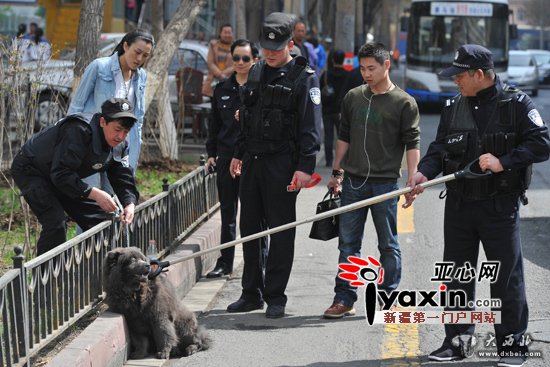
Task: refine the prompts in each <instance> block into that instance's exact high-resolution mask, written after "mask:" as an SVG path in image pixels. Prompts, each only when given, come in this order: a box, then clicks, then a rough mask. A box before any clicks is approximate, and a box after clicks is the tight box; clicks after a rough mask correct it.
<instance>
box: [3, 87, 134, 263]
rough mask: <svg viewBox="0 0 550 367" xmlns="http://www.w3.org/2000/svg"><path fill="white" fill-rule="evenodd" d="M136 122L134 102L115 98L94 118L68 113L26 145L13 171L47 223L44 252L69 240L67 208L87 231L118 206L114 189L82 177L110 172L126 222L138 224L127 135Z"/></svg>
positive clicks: (42, 236)
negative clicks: (134, 220)
mask: <svg viewBox="0 0 550 367" xmlns="http://www.w3.org/2000/svg"><path fill="white" fill-rule="evenodd" d="M136 120H137V119H136V117H135V116H134V113H133V110H132V106H131V104H130V102H128V100H126V99H119V98H111V99H109V100H107V101H105V102H104V103H103V105H102V106H101V113H96V114H95V115H93V117H91V120H89V116H84V115H70V116H67V117H65V118H64V119H62V120H60V121H59V122H57V123H56V124H55V125H52V126H51V127H49V128H47V129H45V130H42V131H41V132H39V133H37V134H35V135H33V136H32V137H31V138H30V139H29V141H27V142H26V143H25V144H24V145H23V147H22V148H21V150H20V152H19V153H18V154H17V156H16V157H15V159H14V160H13V163H12V166H11V174H12V177H13V179H14V181H15V183H16V184H17V186H18V187H19V189H20V190H21V193H22V195H23V196H24V197H25V200H26V201H27V203H28V204H29V206H30V207H31V209H32V211H33V212H34V214H35V215H36V216H37V218H38V221H39V222H40V224H41V225H42V232H41V233H40V238H39V239H38V243H37V253H38V255H40V254H43V253H45V252H47V251H49V250H51V249H53V248H54V247H56V246H57V245H59V244H61V243H63V242H65V241H66V231H67V224H66V217H65V212H67V214H68V215H69V216H70V217H71V218H73V220H74V221H76V223H78V225H80V226H81V227H82V228H83V229H84V230H86V229H89V228H91V227H93V226H95V225H96V224H98V223H100V222H102V221H104V220H105V219H107V217H108V215H107V213H111V212H113V211H115V210H116V209H117V206H116V203H115V201H114V200H113V199H112V198H111V196H110V195H109V194H108V193H106V192H105V191H102V190H101V189H98V188H96V187H92V186H90V185H88V184H86V183H84V182H83V181H82V178H84V177H88V176H90V175H92V174H94V173H98V172H107V175H108V177H109V181H110V182H111V184H112V186H113V188H114V191H115V193H116V194H117V196H118V198H119V199H120V202H121V203H122V205H123V206H124V209H123V212H122V214H121V220H122V222H123V223H130V222H132V220H133V218H134V207H135V204H136V203H137V200H138V197H139V193H138V191H137V188H136V185H135V182H134V177H133V174H132V170H131V169H130V167H129V165H128V145H127V143H126V140H125V139H126V136H127V135H128V132H129V131H130V129H131V128H132V126H133V125H134V123H135V122H136Z"/></svg>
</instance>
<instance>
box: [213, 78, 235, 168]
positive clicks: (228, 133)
mask: <svg viewBox="0 0 550 367" xmlns="http://www.w3.org/2000/svg"><path fill="white" fill-rule="evenodd" d="M241 105H242V102H241V99H240V97H239V83H237V79H236V78H235V74H233V75H232V76H230V77H229V78H227V79H225V80H224V81H222V82H220V83H218V85H216V89H214V95H213V97H212V114H211V117H212V118H211V119H210V124H209V125H208V140H207V141H206V152H207V153H208V157H218V156H220V157H224V158H231V157H233V152H234V150H235V144H236V142H237V138H238V136H239V131H240V127H239V123H238V121H237V120H236V119H235V111H237V110H238V109H239V108H240V107H241Z"/></svg>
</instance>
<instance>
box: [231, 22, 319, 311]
mask: <svg viewBox="0 0 550 367" xmlns="http://www.w3.org/2000/svg"><path fill="white" fill-rule="evenodd" d="M294 19H295V18H294V17H293V16H291V15H289V14H284V13H272V14H270V15H269V16H267V17H266V19H265V21H264V24H263V26H262V34H261V37H260V44H261V46H262V54H263V57H264V59H263V60H262V61H260V62H259V63H257V64H256V65H254V66H253V67H252V69H251V71H250V73H249V76H248V81H247V84H246V85H245V87H244V88H243V89H242V91H241V92H242V98H243V104H244V106H243V108H241V109H240V110H239V122H240V124H241V129H242V130H241V134H240V138H239V142H238V145H237V148H236V150H235V155H234V159H233V160H232V161H231V167H230V171H231V174H232V175H239V174H240V173H241V172H242V174H241V177H240V180H241V183H240V194H241V220H240V228H241V236H243V237H244V236H248V235H250V234H253V233H257V232H259V231H261V230H262V229H263V228H262V221H266V223H267V226H268V227H269V228H274V227H277V226H280V225H283V224H286V223H289V222H293V221H295V220H296V196H297V190H299V189H300V188H302V187H304V186H306V185H307V184H308V183H309V181H310V179H311V174H312V173H313V171H314V168H315V156H316V154H317V152H318V151H319V130H318V127H319V126H320V123H321V106H320V103H321V92H320V90H319V81H318V79H317V77H316V75H315V72H314V70H312V69H311V68H309V67H308V66H307V64H306V61H305V59H304V58H303V57H300V56H299V57H296V58H294V59H293V58H292V57H291V56H290V50H291V49H292V47H293V45H294V43H293V42H292V40H291V36H292V26H293V24H294ZM289 185H290V187H287V186H289ZM295 234H296V230H295V229H289V230H287V231H284V232H279V233H276V234H273V235H272V236H271V237H270V239H269V242H270V246H269V253H268V258H267V264H266V268H265V277H264V274H263V273H262V268H261V261H260V258H261V256H260V253H261V250H260V248H261V246H260V242H259V241H258V240H255V241H251V242H247V243H245V244H244V246H243V252H244V270H243V277H242V286H243V290H242V294H241V297H240V299H239V300H238V301H236V302H234V303H232V304H230V305H229V306H228V307H227V311H228V312H247V311H252V310H255V309H260V308H263V306H264V301H265V302H266V303H267V305H268V307H267V310H266V317H268V318H279V317H283V316H284V313H285V306H286V302H287V297H286V295H285V289H286V286H287V283H288V279H289V277H290V271H291V269H292V262H293V258H294V237H295Z"/></svg>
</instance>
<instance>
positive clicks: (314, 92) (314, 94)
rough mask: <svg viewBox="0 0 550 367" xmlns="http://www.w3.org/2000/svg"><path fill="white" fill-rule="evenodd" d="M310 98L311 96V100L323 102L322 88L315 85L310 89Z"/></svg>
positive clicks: (318, 102)
mask: <svg viewBox="0 0 550 367" xmlns="http://www.w3.org/2000/svg"><path fill="white" fill-rule="evenodd" d="M309 98H311V102H313V103H314V104H317V105H318V104H320V103H321V90H320V89H319V88H317V87H313V88H311V89H310V90H309Z"/></svg>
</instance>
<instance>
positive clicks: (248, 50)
mask: <svg viewBox="0 0 550 367" xmlns="http://www.w3.org/2000/svg"><path fill="white" fill-rule="evenodd" d="M231 57H232V59H233V68H234V71H235V72H234V73H233V75H231V76H230V77H229V78H227V79H225V80H223V81H221V82H220V83H218V85H216V88H215V89H214V95H213V98H212V115H211V118H210V124H209V125H208V140H207V141H206V151H207V153H208V162H207V163H206V164H207V169H208V171H209V172H213V171H214V170H215V171H217V175H216V184H217V186H218V196H219V200H220V211H221V217H222V229H221V243H226V242H230V241H233V240H235V236H236V227H237V205H238V202H239V179H238V178H235V179H233V178H232V177H231V175H230V174H229V164H230V163H231V158H232V157H233V151H234V150H235V143H236V142H237V137H238V135H239V131H240V128H239V123H238V121H237V120H236V119H235V112H236V111H237V110H238V109H239V108H240V107H241V105H242V103H241V99H240V98H239V86H241V85H244V84H245V83H246V80H247V79H248V71H249V70H250V68H251V67H252V65H254V63H255V62H257V61H258V49H257V48H256V47H255V46H254V45H252V44H251V43H250V41H248V40H244V39H239V40H236V41H235V42H233V44H232V45H231ZM234 258H235V247H229V248H226V249H223V250H221V256H220V257H219V258H218V261H217V262H216V266H215V268H214V270H212V271H211V272H209V273H208V274H206V277H207V278H219V277H221V276H223V275H227V274H230V273H231V272H232V271H233V260H234Z"/></svg>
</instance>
